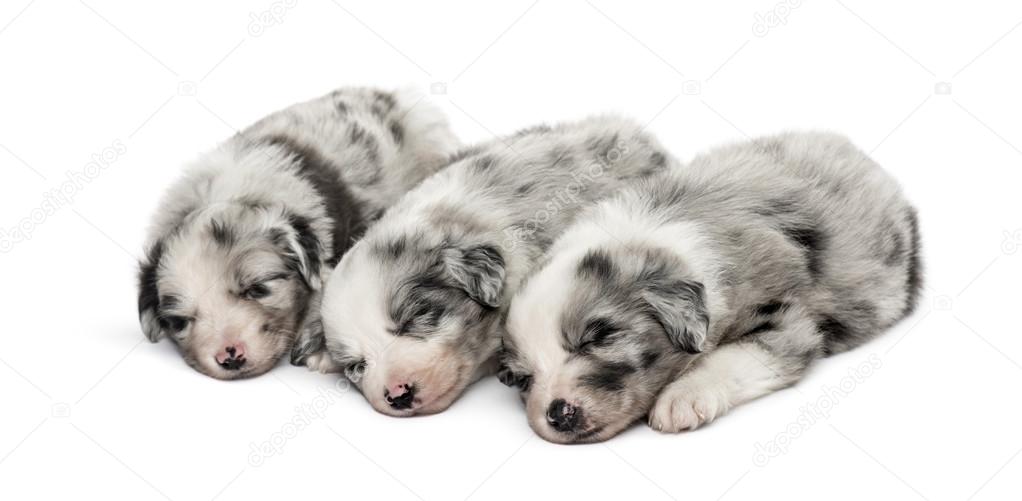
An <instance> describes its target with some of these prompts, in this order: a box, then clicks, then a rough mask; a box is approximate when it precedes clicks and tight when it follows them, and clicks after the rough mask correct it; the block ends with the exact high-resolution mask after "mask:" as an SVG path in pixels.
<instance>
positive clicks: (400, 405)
mask: <svg viewBox="0 0 1022 501" xmlns="http://www.w3.org/2000/svg"><path fill="white" fill-rule="evenodd" d="M383 398H384V399H386V400H387V403H388V404H390V406H391V407H393V408H395V409H398V410H403V409H411V408H412V405H414V403H415V385H414V384H408V383H398V384H392V385H389V386H388V387H387V388H386V389H384V390H383Z"/></svg>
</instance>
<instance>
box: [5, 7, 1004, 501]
mask: <svg viewBox="0 0 1022 501" xmlns="http://www.w3.org/2000/svg"><path fill="white" fill-rule="evenodd" d="M725 4H726V5H725ZM1020 23H1022V3H1018V2H1003V1H986V2H961V3H954V2H940V3H939V4H938V3H936V2H927V1H924V0H916V1H911V2H862V1H853V0H802V1H799V0H786V1H785V0H782V1H780V2H778V0H754V1H749V0H746V1H741V2H702V3H700V4H691V3H685V4H681V3H676V2H672V3H671V5H666V2H665V3H653V2H650V3H645V2H627V3H614V2H611V1H609V0H588V1H587V0H578V1H574V0H573V1H563V2H562V1H554V0H540V1H533V0H525V1H516V2H501V3H499V4H496V3H493V4H490V3H483V2H469V1H464V2H457V3H444V4H434V3H430V4H429V5H427V4H426V2H404V3H401V4H395V5H382V4H381V3H379V2H354V1H349V0H338V1H337V2H331V1H330V0H296V1H290V0H289V1H286V2H285V1H283V0H278V1H276V2H271V1H269V0H264V1H256V2H247V3H242V2H230V3H228V2H199V1H175V2H166V3H163V4H160V5H148V4H147V3H143V2H115V1H112V0H85V1H84V2H78V1H71V0H67V1H59V0H58V1H48V0H38V1H26V0H11V1H5V2H3V3H2V4H0V68H2V69H0V71H2V73H0V166H2V169H0V176H2V178H0V210H2V212H0V228H2V230H3V232H4V233H3V234H2V235H0V236H2V237H3V239H2V240H0V246H2V249H0V250H2V254H0V277H2V278H0V283H2V286H0V305H2V306H0V308H2V309H3V310H2V311H3V325H2V327H0V332H2V335H0V389H2V390H0V399H2V400H0V402H2V403H0V410H2V414H0V416H2V417H0V497H2V498H3V499H29V498H38V499H57V498H58V496H62V497H70V496H75V497H92V498H96V497H99V496H102V497H104V498H107V497H115V498H124V499H132V500H137V499H161V498H163V499H173V500H187V499H211V498H216V499H221V500H228V499H251V498H253V497H255V498H270V497H278V498H284V497H286V498H288V499H291V498H308V497H312V496H316V497H323V496H327V497H331V498H337V499H361V498H363V497H367V496H372V497H373V498H376V497H380V498H386V499H416V498H418V499H425V500H441V499H463V498H470V497H471V498H475V499H523V498H525V499H539V498H542V499H546V498H568V499H589V498H623V497H626V496H627V497H629V498H642V499H721V498H722V499H728V500H734V499H761V498H763V497H781V496H784V497H787V498H806V499H809V498H814V499H815V498H827V499H863V498H865V499H877V498H879V499H916V498H920V499H929V500H943V499H948V500H952V499H958V500H962V499H976V500H979V499H1005V498H1007V497H1008V496H1009V494H1011V495H1012V496H1013V497H1017V495H1018V493H1019V490H1020V488H1022V458H1019V457H1018V456H1019V455H1020V454H1019V453H1020V452H1022V427H1020V426H1019V422H1020V421H1022V405H1020V403H1022V402H1020V400H1022V393H1020V390H1022V365H1020V362H1022V336H1020V334H1022V332H1020V327H1019V322H1018V316H1017V315H1016V313H1017V311H1018V308H1019V307H1020V306H1022V304H1020V301H1019V299H1020V291H1019V282H1020V280H1019V279H1020V278H1022V210H1020V209H1022V202H1020V193H1019V188H1020V186H1022V127H1020V122H1019V117H1020V116H1022V98H1020V97H1019V94H1020V89H1022V65H1020V64H1019V61H1020V60H1022V57H1020V56H1022V29H1019V26H1020ZM349 84H368V85H381V86H386V87H398V86H403V85H413V86H418V87H419V88H421V89H422V90H423V91H424V92H426V93H431V92H432V95H431V99H432V100H433V101H434V102H436V103H437V104H438V105H439V106H441V107H442V108H443V109H444V110H445V111H446V112H447V113H448V114H449V115H450V118H451V120H452V123H453V124H454V128H455V131H456V132H457V133H458V134H459V135H460V136H461V137H462V138H463V140H464V141H465V142H472V141H478V140H484V139H487V138H489V137H491V135H493V134H502V133H507V132H511V131H513V130H515V129H517V128H519V127H522V126H526V125H529V124H533V123H536V122H540V121H554V120H560V119H571V118H578V117H580V116H582V115H583V114H586V113H591V112H598V111H621V112H625V113H628V114H631V115H634V116H636V117H637V118H638V119H639V120H642V121H648V122H650V126H649V127H650V130H652V131H654V132H656V133H657V134H659V135H660V137H661V138H662V140H663V142H664V143H665V144H666V145H667V146H668V147H670V148H671V149H672V150H673V151H674V152H675V153H676V154H677V155H678V156H679V157H681V158H682V159H688V158H691V157H692V155H693V154H695V153H697V152H698V151H700V150H701V149H704V148H707V147H709V146H712V145H714V144H718V143H721V142H724V141H731V140H740V139H743V138H744V137H746V136H750V137H754V136H756V135H760V134H768V133H773V132H777V131H780V130H783V129H791V128H795V129H806V128H828V129H832V130H835V131H839V132H841V133H844V134H847V135H848V136H850V137H851V138H852V139H853V140H855V141H856V142H857V143H858V144H859V145H861V146H862V147H863V148H864V149H865V150H867V151H870V152H871V153H872V155H873V156H874V157H875V158H876V159H877V160H878V161H879V162H880V163H881V164H883V165H885V166H886V167H887V168H888V169H890V170H891V171H892V172H893V173H894V174H895V176H896V177H897V178H899V179H900V180H901V181H902V182H903V184H904V186H905V188H906V191H907V192H908V194H909V196H910V198H911V199H912V200H913V201H914V202H915V203H916V204H917V205H918V207H919V210H920V217H921V222H922V230H923V240H924V247H925V262H926V265H927V272H928V273H927V279H926V285H927V287H926V294H925V297H924V298H923V301H922V304H921V306H920V308H919V309H918V312H917V313H916V314H915V315H914V316H912V317H911V318H909V319H908V320H906V321H905V322H903V323H902V324H900V325H899V326H897V327H896V328H895V329H893V330H892V331H891V332H888V333H887V334H885V335H884V336H883V337H882V338H880V339H878V340H877V341H875V342H873V343H871V344H869V345H867V346H865V347H862V348H860V349H858V350H856V351H853V352H851V353H847V354H844V355H841V356H838V357H835V358H832V359H828V360H824V361H822V362H821V363H819V364H818V365H817V366H816V367H815V368H814V369H813V370H812V371H811V373H810V374H809V375H808V377H807V378H806V379H805V380H804V381H803V382H802V383H800V384H799V385H798V386H797V387H795V388H792V389H789V390H785V391H782V392H780V393H778V394H775V395H771V396H768V397H765V398H762V399H760V400H758V401H756V402H753V403H751V404H748V405H745V406H742V407H739V408H738V409H737V410H735V411H734V412H732V413H731V414H730V415H727V416H725V417H724V418H722V419H720V420H719V421H717V422H715V423H713V424H712V425H711V426H709V427H707V428H705V429H701V430H699V431H696V432H692V433H684V434H680V435H673V436H668V435H660V434H657V433H655V432H653V431H651V430H650V429H649V428H647V427H645V426H639V427H636V428H634V429H632V430H631V431H629V432H627V433H625V434H624V435H622V436H619V437H617V438H615V439H613V440H611V441H609V442H607V443H605V444H598V445H589V446H571V447H565V446H555V445H552V444H548V443H546V442H544V441H542V440H541V439H539V438H536V437H534V436H533V434H532V433H531V432H530V430H529V429H528V427H527V425H526V422H525V419H524V415H523V411H522V408H521V404H520V403H519V401H518V399H517V396H516V394H515V393H514V392H513V391H512V390H510V389H507V388H504V387H503V386H501V385H500V384H499V383H498V382H497V381H496V380H488V381H484V382H482V383H480V384H477V385H476V386H474V387H472V389H471V390H470V391H469V392H468V393H467V394H466V395H465V396H464V397H463V398H462V399H461V400H460V401H458V402H457V403H456V404H455V405H454V406H453V407H452V408H451V409H450V410H449V411H448V412H446V413H443V414H441V415H437V416H431V417H424V418H414V419H403V420H402V419H394V418H388V417H385V416H382V415H379V414H376V413H375V412H373V411H372V410H371V409H370V408H369V406H368V405H367V404H366V403H365V402H364V401H363V400H362V398H361V397H360V396H359V395H357V394H355V393H350V392H344V391H339V390H337V389H336V387H335V383H336V381H337V378H336V377H333V376H324V375H318V374H311V373H307V372H305V371H304V370H303V369H299V368H294V367H291V366H288V365H282V366H281V367H280V368H278V369H277V370H275V371H274V372H272V373H271V374H270V375H266V376H263V377H259V378H256V379H254V380H248V381H242V382H232V383H223V382H218V381H214V380H212V379H209V378H206V377H204V376H201V375H199V374H198V373H195V372H193V371H192V370H191V369H189V368H187V367H186V366H185V365H184V363H183V362H181V360H180V359H179V358H178V356H177V355H176V353H175V352H174V349H173V348H172V346H171V345H170V344H168V343H167V342H162V343H159V344H155V345H153V344H150V343H148V342H145V341H143V337H142V334H141V331H140V330H139V328H138V325H137V320H136V309H135V288H134V282H135V277H134V274H135V260H136V258H137V257H138V256H139V255H140V254H141V245H142V238H143V230H144V228H145V225H146V224H147V221H148V219H149V217H150V216H151V214H152V211H153V209H154V205H155V200H156V197H157V196H158V195H159V194H160V193H161V192H162V190H163V188H164V187H165V186H166V185H167V184H168V183H169V182H171V180H172V179H174V178H175V177H176V176H177V175H178V172H179V166H180V165H181V164H183V163H184V162H185V161H187V160H189V159H191V158H193V157H194V156H195V155H197V154H198V152H199V151H201V150H205V149H207V148H210V147H212V146H214V145H215V144H216V142H217V141H219V140H222V139H224V138H226V137H227V136H228V135H230V134H231V133H232V132H233V131H235V130H237V129H239V128H242V127H244V126H246V125H247V124H249V123H250V122H252V121H254V120H255V119H257V118H259V117H260V116H262V115H264V114H266V113H268V112H270V111H273V110H276V109H278V108H281V107H283V106H286V105H288V104H290V103H292V102H295V101H298V100H304V99H308V98H311V97H315V96H318V95H320V94H323V93H325V92H328V91H329V90H331V89H332V88H334V87H336V86H340V85H349ZM19 227H20V228H21V231H20V233H18V232H12V229H14V228H19ZM266 443H270V444H271V446H272V447H273V452H272V453H264V452H259V451H262V450H264V449H265V448H266V447H268V446H265V444H266Z"/></svg>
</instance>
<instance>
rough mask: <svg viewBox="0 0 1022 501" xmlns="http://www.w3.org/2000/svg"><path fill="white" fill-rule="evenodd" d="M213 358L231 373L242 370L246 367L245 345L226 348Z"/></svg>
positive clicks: (239, 344) (230, 345)
mask: <svg viewBox="0 0 1022 501" xmlns="http://www.w3.org/2000/svg"><path fill="white" fill-rule="evenodd" d="M213 358H214V360H216V363H217V364H218V365H219V366H220V367H223V368H224V369H227V370H229V371H236V370H238V369H241V367H242V366H243V365H245V343H234V344H229V345H227V346H224V348H223V349H222V350H220V352H219V353H217V354H216V356H214V357H213Z"/></svg>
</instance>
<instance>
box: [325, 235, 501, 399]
mask: <svg viewBox="0 0 1022 501" xmlns="http://www.w3.org/2000/svg"><path fill="white" fill-rule="evenodd" d="M460 240H464V239H457V241H460ZM455 241H456V240H455V239H451V238H449V236H448V237H447V238H445V237H442V236H432V237H431V236H430V235H427V234H426V233H425V232H423V233H415V234H414V236H411V235H400V236H396V237H386V238H385V237H383V236H382V235H379V234H377V235H375V236H373V237H369V238H366V239H363V240H362V241H360V242H359V243H357V244H355V246H354V247H352V248H351V249H350V250H349V251H348V253H347V254H346V255H345V256H344V258H343V259H342V260H341V262H340V264H339V265H338V266H337V269H336V270H335V271H334V273H333V274H332V275H331V277H330V280H329V282H328V283H327V285H326V287H325V290H324V297H323V310H322V312H323V315H322V316H323V327H324V330H325V332H326V344H327V349H328V350H329V351H330V354H331V357H332V358H333V359H334V360H335V361H336V362H339V363H340V364H341V365H342V367H345V374H346V375H347V376H348V377H349V379H351V380H352V381H353V382H354V383H355V384H356V385H357V386H358V387H359V388H360V389H361V390H362V394H363V395H365V397H366V399H367V400H368V401H369V403H370V404H372V406H373V408H375V409H376V410H377V411H379V412H382V413H384V414H388V415H391V416H410V415H414V414H430V413H435V412H440V411H442V410H444V409H446V408H447V407H448V406H450V404H451V403H452V402H453V401H454V400H455V399H457V397H458V396H459V395H461V393H462V391H463V390H464V389H465V387H466V386H468V384H469V383H471V382H472V381H474V380H475V379H476V378H478V372H480V371H481V370H483V369H482V368H483V367H484V366H485V365H487V361H488V360H491V359H492V358H493V357H494V355H495V354H496V351H497V347H498V345H499V343H500V338H499V336H498V335H497V334H496V332H495V329H496V324H497V322H498V321H499V316H500V311H499V306H500V304H501V294H502V290H503V285H504V259H503V257H502V256H501V254H500V252H499V251H498V250H497V248H496V247H495V246H492V245H489V244H484V243H457V244H455V243H452V242H455Z"/></svg>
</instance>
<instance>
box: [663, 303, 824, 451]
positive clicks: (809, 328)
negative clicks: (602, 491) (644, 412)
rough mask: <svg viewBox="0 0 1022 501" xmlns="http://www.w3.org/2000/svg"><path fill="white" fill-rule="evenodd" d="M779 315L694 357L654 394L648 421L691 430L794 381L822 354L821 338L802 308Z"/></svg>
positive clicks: (665, 428)
mask: <svg viewBox="0 0 1022 501" xmlns="http://www.w3.org/2000/svg"><path fill="white" fill-rule="evenodd" d="M777 317H778V318H775V319H773V320H771V321H770V322H765V323H763V324H761V325H759V326H757V327H756V328H755V329H753V330H752V331H750V332H749V333H748V334H746V335H745V336H743V337H742V338H740V339H738V340H736V341H735V342H733V343H730V344H725V345H722V346H719V347H717V348H716V349H714V350H713V351H711V352H709V353H707V354H705V355H702V356H701V357H700V358H699V359H697V360H696V361H695V363H694V366H693V368H691V369H689V370H688V371H686V372H684V373H683V374H682V375H681V376H680V377H678V379H677V380H675V381H674V382H673V383H671V384H669V385H667V387H666V388H664V390H663V391H662V392H661V393H660V395H659V396H658V397H657V400H656V402H655V403H654V405H653V409H652V410H651V411H650V413H649V425H650V426H652V427H653V428H654V429H656V430H659V431H664V432H671V433H675V432H679V431H681V430H686V429H695V428H697V427H699V426H700V425H702V424H705V423H709V422H711V421H713V420H714V419H716V418H717V417H719V416H721V415H723V414H724V413H726V412H727V411H728V410H730V409H731V408H732V407H734V406H736V405H739V404H742V403H744V402H748V401H750V400H752V399H754V398H757V397H760V396H763V395H766V394H767V393H771V392H773V391H776V390H779V389H781V388H784V387H787V386H790V385H792V384H794V383H795V382H796V381H798V380H799V379H800V378H801V377H802V374H803V373H804V372H805V369H806V367H807V366H808V365H809V363H810V362H811V361H813V360H814V359H816V358H818V357H819V356H820V352H821V346H822V337H821V335H820V333H819V332H818V330H817V329H816V326H815V323H814V322H813V321H812V320H811V319H810V318H809V317H808V316H807V315H805V314H804V312H803V311H802V310H801V309H797V308H789V309H788V310H787V311H784V312H780V313H779V314H778V315H777Z"/></svg>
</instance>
